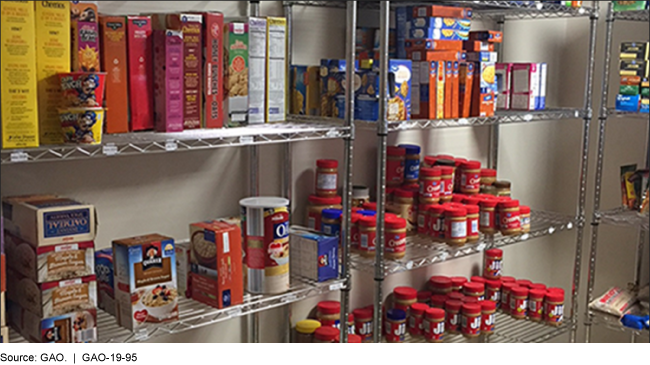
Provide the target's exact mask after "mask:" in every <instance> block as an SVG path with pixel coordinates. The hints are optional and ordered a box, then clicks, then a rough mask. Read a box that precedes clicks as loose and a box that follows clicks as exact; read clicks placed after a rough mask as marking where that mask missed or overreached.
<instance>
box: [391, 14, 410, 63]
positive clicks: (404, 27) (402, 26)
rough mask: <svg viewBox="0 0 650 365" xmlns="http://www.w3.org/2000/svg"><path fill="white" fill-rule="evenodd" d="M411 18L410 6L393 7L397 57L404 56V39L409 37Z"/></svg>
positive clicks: (403, 57) (401, 57) (402, 57)
mask: <svg viewBox="0 0 650 365" xmlns="http://www.w3.org/2000/svg"><path fill="white" fill-rule="evenodd" d="M412 19H413V7H412V6H399V7H397V8H396V9H395V41H396V56H397V58H399V59H405V58H406V40H407V39H408V38H409V30H410V27H411V20H412Z"/></svg>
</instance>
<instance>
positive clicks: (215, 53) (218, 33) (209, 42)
mask: <svg viewBox="0 0 650 365" xmlns="http://www.w3.org/2000/svg"><path fill="white" fill-rule="evenodd" d="M203 79H204V81H203V108H202V112H203V124H204V127H205V128H223V120H224V117H223V103H224V94H223V14H221V13H217V12H215V13H203Z"/></svg>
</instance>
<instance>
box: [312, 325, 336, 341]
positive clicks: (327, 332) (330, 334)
mask: <svg viewBox="0 0 650 365" xmlns="http://www.w3.org/2000/svg"><path fill="white" fill-rule="evenodd" d="M338 335H339V330H337V329H336V328H334V327H329V326H327V327H318V329H316V331H315V332H314V338H316V339H317V340H319V341H324V342H332V341H335V340H336V338H337V337H338Z"/></svg>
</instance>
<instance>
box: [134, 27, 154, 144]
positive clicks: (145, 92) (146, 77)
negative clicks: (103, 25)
mask: <svg viewBox="0 0 650 365" xmlns="http://www.w3.org/2000/svg"><path fill="white" fill-rule="evenodd" d="M127 21H128V24H127V33H128V41H127V43H128V49H129V52H128V55H129V101H130V109H131V130H133V131H143V130H149V129H153V128H154V122H153V110H154V109H153V108H154V106H153V99H154V96H153V31H152V27H151V17H149V16H129V17H128V18H127Z"/></svg>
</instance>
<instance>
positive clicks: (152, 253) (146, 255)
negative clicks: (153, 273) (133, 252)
mask: <svg viewBox="0 0 650 365" xmlns="http://www.w3.org/2000/svg"><path fill="white" fill-rule="evenodd" d="M160 251H161V250H160V243H152V244H150V245H143V246H142V271H147V270H148V269H151V268H162V256H161V252H160Z"/></svg>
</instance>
